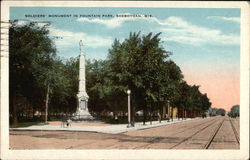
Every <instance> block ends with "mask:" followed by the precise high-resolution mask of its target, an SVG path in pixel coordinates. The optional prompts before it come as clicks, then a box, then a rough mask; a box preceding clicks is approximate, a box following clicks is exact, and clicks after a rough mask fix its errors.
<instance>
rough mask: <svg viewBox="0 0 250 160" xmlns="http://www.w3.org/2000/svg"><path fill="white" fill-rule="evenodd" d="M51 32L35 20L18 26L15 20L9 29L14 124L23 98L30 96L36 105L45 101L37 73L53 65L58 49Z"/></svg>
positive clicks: (32, 103) (11, 109)
mask: <svg viewBox="0 0 250 160" xmlns="http://www.w3.org/2000/svg"><path fill="white" fill-rule="evenodd" d="M48 33H49V32H48V30H46V28H45V27H38V26H37V25H35V24H33V23H29V24H26V25H22V26H18V25H16V23H14V22H13V23H12V24H11V27H10V29H9V35H10V36H9V38H10V39H9V45H10V47H9V48H10V50H9V54H10V106H11V107H10V111H11V116H12V119H13V124H14V125H16V124H17V122H18V119H17V117H18V108H17V105H18V104H19V102H20V100H21V99H23V98H26V99H28V101H26V103H29V104H30V105H33V106H34V107H36V108H39V107H40V106H41V105H42V103H43V100H44V97H45V94H44V93H43V92H42V90H41V85H40V83H43V82H40V81H39V78H38V77H37V76H36V75H37V73H38V70H39V71H43V72H44V71H45V70H46V69H45V68H46V67H47V66H50V65H51V59H52V58H53V57H54V56H55V51H56V50H55V47H54V45H53V43H52V41H51V39H50V38H49V36H48ZM27 82H28V83H27ZM40 97H42V98H40Z"/></svg>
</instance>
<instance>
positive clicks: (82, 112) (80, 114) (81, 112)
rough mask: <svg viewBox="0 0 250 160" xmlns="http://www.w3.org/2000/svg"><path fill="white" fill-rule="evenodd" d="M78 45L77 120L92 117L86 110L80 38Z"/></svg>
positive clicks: (84, 77)
mask: <svg viewBox="0 0 250 160" xmlns="http://www.w3.org/2000/svg"><path fill="white" fill-rule="evenodd" d="M79 45H80V57H79V91H78V94H77V99H78V105H77V110H76V114H75V115H76V119H78V120H92V119H94V118H93V117H92V116H91V114H90V113H89V110H88V99H89V96H88V94H87V92H86V76H85V55H84V52H83V43H82V40H81V41H80V42H79Z"/></svg>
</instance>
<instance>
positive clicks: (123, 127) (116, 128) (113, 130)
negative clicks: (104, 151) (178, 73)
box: [10, 118, 200, 134]
mask: <svg viewBox="0 0 250 160" xmlns="http://www.w3.org/2000/svg"><path fill="white" fill-rule="evenodd" d="M196 119H200V118H193V119H190V118H187V119H186V120H181V119H180V120H178V119H174V120H173V121H171V120H170V121H169V122H168V121H167V120H164V121H161V123H159V121H153V122H152V124H150V122H146V124H145V125H143V124H142V122H137V123H135V126H134V127H130V128H127V124H115V125H109V126H70V127H62V126H61V125H42V126H29V127H23V128H10V130H25V131H28V130H30V131H41V130H44V131H80V132H97V133H109V134H118V133H124V132H127V131H131V130H143V129H147V128H155V127H159V126H165V125H171V124H174V123H181V122H185V121H192V120H196ZM92 123H95V122H92Z"/></svg>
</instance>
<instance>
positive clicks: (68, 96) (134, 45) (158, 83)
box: [9, 23, 211, 123]
mask: <svg viewBox="0 0 250 160" xmlns="http://www.w3.org/2000/svg"><path fill="white" fill-rule="evenodd" d="M9 33H10V42H9V44H10V106H11V107H10V113H11V114H10V116H11V119H12V120H13V123H17V120H18V117H20V116H21V115H30V114H33V115H34V114H35V112H36V111H42V112H47V111H48V113H54V114H58V113H73V112H75V110H76V106H77V104H76V103H77V99H76V94H77V91H78V74H79V73H78V72H79V59H78V57H77V58H71V59H67V60H62V59H61V58H59V57H58V56H56V47H55V45H54V42H53V40H52V38H51V37H49V31H48V30H47V29H46V28H45V27H38V26H37V25H36V24H32V23H30V24H27V25H23V26H18V25H16V24H15V23H13V24H12V26H11V27H10V32H9ZM159 36H160V33H158V34H156V35H153V34H152V33H149V34H148V35H141V34H140V33H131V34H130V35H129V37H128V38H127V39H125V40H124V41H123V42H120V41H118V40H115V41H114V43H113V45H112V46H111V48H110V49H109V52H108V57H107V59H106V60H88V61H87V65H86V82H87V86H86V88H87V93H88V94H89V97H90V99H89V110H90V111H91V112H95V113H101V112H106V111H112V112H114V113H115V114H116V112H121V111H122V112H126V111H127V94H126V91H127V90H128V89H130V90H131V99H132V105H131V106H132V112H133V114H134V113H135V112H136V111H138V110H143V111H144V112H143V113H144V118H146V116H148V115H151V113H152V112H154V111H156V110H162V108H163V106H164V105H166V103H167V102H168V101H169V102H170V104H171V106H175V107H178V108H181V109H184V110H189V111H198V112H201V113H203V112H205V111H207V110H208V108H209V107H210V106H211V103H210V102H209V99H208V97H207V95H206V94H202V93H201V92H200V91H199V86H196V85H193V86H191V85H188V84H187V83H186V82H185V80H184V79H183V74H182V72H181V70H180V68H179V67H178V66H177V65H176V64H175V63H174V62H173V61H172V60H171V59H170V58H169V56H170V55H171V53H170V52H168V51H166V50H165V49H164V48H163V47H162V45H161V39H160V38H159Z"/></svg>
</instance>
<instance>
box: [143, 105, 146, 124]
mask: <svg viewBox="0 0 250 160" xmlns="http://www.w3.org/2000/svg"><path fill="white" fill-rule="evenodd" d="M146 116H147V111H146V109H145V108H144V109H143V125H145V124H146Z"/></svg>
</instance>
